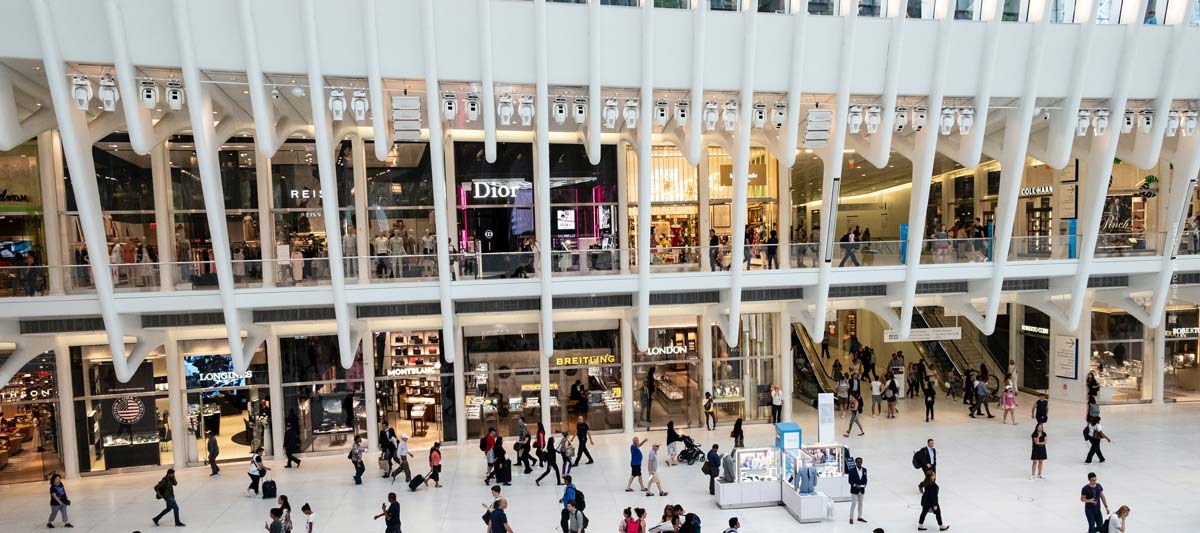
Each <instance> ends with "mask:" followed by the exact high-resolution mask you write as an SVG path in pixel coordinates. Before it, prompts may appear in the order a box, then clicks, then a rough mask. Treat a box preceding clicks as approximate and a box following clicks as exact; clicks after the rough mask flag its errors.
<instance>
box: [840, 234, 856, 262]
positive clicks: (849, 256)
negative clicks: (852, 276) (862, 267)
mask: <svg viewBox="0 0 1200 533" xmlns="http://www.w3.org/2000/svg"><path fill="white" fill-rule="evenodd" d="M839 241H840V242H841V243H842V244H841V245H840V246H841V247H842V261H841V262H840V263H838V267H844V266H846V261H850V262H851V263H854V266H859V264H858V257H856V256H855V255H854V252H855V250H857V249H858V244H857V242H856V241H855V237H854V232H852V231H849V230H847V231H846V234H845V235H842V238H841V239H839Z"/></svg>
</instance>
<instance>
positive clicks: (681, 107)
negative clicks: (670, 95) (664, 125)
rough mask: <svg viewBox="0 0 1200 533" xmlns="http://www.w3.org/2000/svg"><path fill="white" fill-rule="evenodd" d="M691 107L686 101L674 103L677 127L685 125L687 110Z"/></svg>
mask: <svg viewBox="0 0 1200 533" xmlns="http://www.w3.org/2000/svg"><path fill="white" fill-rule="evenodd" d="M690 106H691V103H689V102H688V101H687V100H679V101H677V102H675V124H676V125H677V126H679V127H681V128H682V127H683V126H686V125H687V121H688V108H689V107H690Z"/></svg>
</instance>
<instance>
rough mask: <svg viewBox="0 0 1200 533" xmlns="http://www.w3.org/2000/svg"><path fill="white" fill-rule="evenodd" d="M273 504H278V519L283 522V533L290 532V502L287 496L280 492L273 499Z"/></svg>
mask: <svg viewBox="0 0 1200 533" xmlns="http://www.w3.org/2000/svg"><path fill="white" fill-rule="evenodd" d="M275 504H276V505H278V506H279V507H278V509H279V512H280V513H281V515H280V517H279V521H280V522H281V523H282V524H283V533H291V531H292V504H291V503H290V502H288V497H287V496H286V495H284V494H280V495H279V497H278V498H276V499H275Z"/></svg>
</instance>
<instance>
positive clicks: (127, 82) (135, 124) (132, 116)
mask: <svg viewBox="0 0 1200 533" xmlns="http://www.w3.org/2000/svg"><path fill="white" fill-rule="evenodd" d="M104 15H105V17H106V18H107V19H108V38H109V41H111V42H112V51H113V66H114V67H116V69H117V85H118V87H119V88H120V91H121V94H123V95H124V96H125V98H124V99H123V101H122V102H121V109H122V111H124V112H125V124H126V128H125V129H126V130H127V131H128V132H129V145H130V147H131V148H133V151H134V152H137V153H139V154H141V155H146V154H149V153H150V148H151V147H152V146H154V145H153V144H151V141H152V140H153V139H154V134H153V133H154V130H153V126H152V125H151V124H150V110H149V109H146V106H144V105H141V103H140V102H139V101H138V93H139V92H140V91H139V90H138V83H137V79H136V77H135V76H134V71H133V68H134V67H133V61H132V60H130V59H129V42H128V37H127V35H126V33H125V19H124V18H123V17H122V14H121V6H120V2H119V0H105V2H104ZM113 114H114V115H115V113H113Z"/></svg>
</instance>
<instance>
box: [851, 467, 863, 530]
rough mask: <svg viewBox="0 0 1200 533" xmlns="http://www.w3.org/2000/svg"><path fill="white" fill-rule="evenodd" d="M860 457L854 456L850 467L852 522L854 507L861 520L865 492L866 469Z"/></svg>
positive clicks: (852, 519)
mask: <svg viewBox="0 0 1200 533" xmlns="http://www.w3.org/2000/svg"><path fill="white" fill-rule="evenodd" d="M862 464H863V461H862V457H855V458H854V466H853V467H851V468H850V476H849V478H850V523H851V524H854V509H855V508H857V509H858V521H859V522H863V523H866V520H863V517H862V515H863V498H864V496H865V495H866V492H867V469H866V468H863V465H862Z"/></svg>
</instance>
